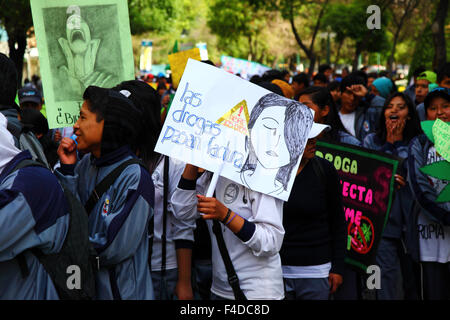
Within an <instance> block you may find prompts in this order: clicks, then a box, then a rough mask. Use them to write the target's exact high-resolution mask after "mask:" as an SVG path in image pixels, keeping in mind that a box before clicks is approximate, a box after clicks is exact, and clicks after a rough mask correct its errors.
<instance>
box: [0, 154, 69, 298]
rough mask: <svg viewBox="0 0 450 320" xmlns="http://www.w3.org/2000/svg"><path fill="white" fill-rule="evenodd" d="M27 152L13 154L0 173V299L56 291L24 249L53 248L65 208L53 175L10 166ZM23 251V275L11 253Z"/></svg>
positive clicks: (63, 229) (64, 223)
mask: <svg viewBox="0 0 450 320" xmlns="http://www.w3.org/2000/svg"><path fill="white" fill-rule="evenodd" d="M25 159H31V154H30V152H29V151H23V152H21V153H19V154H17V155H16V156H15V157H14V158H13V159H12V160H11V161H10V162H9V164H8V165H7V166H6V167H5V168H4V170H3V171H2V173H1V174H0V299H7V300H47V299H58V294H57V292H56V289H55V287H54V285H53V282H52V280H51V279H50V277H49V275H48V274H47V272H46V271H45V270H44V267H43V266H42V265H41V264H40V262H39V261H38V259H37V258H36V257H35V256H34V255H33V254H31V253H30V252H29V251H26V250H27V249H31V248H34V247H37V248H39V249H41V250H42V251H43V252H44V253H46V254H51V253H56V252H58V251H59V250H60V249H61V247H62V244H63V243H64V239H65V237H66V234H67V229H68V226H69V206H68V204H67V202H66V200H65V198H64V193H63V190H62V188H61V185H60V184H59V183H58V180H57V178H56V177H55V176H54V175H53V174H52V173H51V172H50V171H49V170H47V169H45V168H42V167H25V168H22V169H20V170H17V171H14V172H12V171H13V169H14V168H15V167H16V166H17V165H18V164H19V163H20V162H21V161H22V160H25ZM23 252H25V253H24V255H25V259H26V263H27V265H28V269H29V275H28V276H27V277H22V273H21V271H20V268H19V264H18V262H17V259H16V257H17V256H18V255H19V254H21V253H23Z"/></svg>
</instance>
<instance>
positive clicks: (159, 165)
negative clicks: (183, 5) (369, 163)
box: [0, 54, 450, 300]
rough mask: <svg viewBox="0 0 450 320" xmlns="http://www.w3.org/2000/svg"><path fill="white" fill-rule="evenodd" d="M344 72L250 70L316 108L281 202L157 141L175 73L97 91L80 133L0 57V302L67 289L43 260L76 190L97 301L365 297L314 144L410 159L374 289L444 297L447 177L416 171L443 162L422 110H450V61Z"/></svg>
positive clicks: (449, 277) (60, 238)
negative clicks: (170, 153) (402, 72)
mask: <svg viewBox="0 0 450 320" xmlns="http://www.w3.org/2000/svg"><path fill="white" fill-rule="evenodd" d="M203 62H204V63H208V64H211V65H214V63H213V62H211V61H209V60H208V61H203ZM344 71H345V74H344V72H343V73H342V74H336V73H335V72H334V71H333V68H332V67H331V66H329V65H321V66H320V67H319V70H318V73H317V74H315V75H314V77H313V78H312V79H310V78H309V77H308V75H307V74H306V73H299V74H295V75H292V74H291V73H290V72H287V71H278V70H270V71H267V72H265V73H264V74H263V75H260V76H259V75H255V76H253V77H252V78H251V79H250V80H249V81H250V82H252V83H254V84H255V85H258V86H261V87H263V88H265V89H267V90H269V91H271V92H273V93H274V94H276V95H279V96H282V97H284V98H287V99H292V100H295V101H299V102H300V103H302V104H304V105H306V106H307V107H309V108H311V109H313V110H314V122H315V124H319V126H316V129H315V130H312V131H311V133H310V134H309V136H308V142H307V144H306V147H305V149H304V152H303V155H302V158H301V162H300V165H299V167H298V170H297V172H296V176H295V180H294V184H293V186H292V190H291V193H290V196H289V199H288V200H287V201H282V200H280V199H277V198H274V197H272V196H270V195H267V194H263V193H260V192H256V191H253V190H251V189H249V188H247V187H245V186H243V185H239V184H236V183H234V182H233V181H231V180H228V179H226V178H224V177H219V180H218V182H217V186H216V188H215V192H214V195H213V196H212V197H206V196H205V193H206V190H207V189H208V186H209V185H210V183H211V178H212V173H211V172H208V171H205V170H204V169H202V168H198V167H196V166H194V165H192V164H189V163H184V162H181V161H179V160H176V159H172V158H169V157H167V156H163V155H160V154H158V153H156V152H155V151H154V148H155V145H156V142H157V139H158V137H159V134H160V131H161V129H162V126H163V124H164V120H165V116H166V114H167V112H168V110H169V108H170V99H171V97H173V94H174V93H175V92H176V88H174V87H173V86H172V84H171V81H170V78H169V79H167V78H165V77H164V76H162V77H159V78H158V79H157V86H156V90H155V89H154V88H153V87H152V86H150V85H149V83H146V81H153V80H149V79H148V78H142V79H136V80H131V81H124V82H121V83H118V84H117V85H116V86H115V87H112V88H100V87H96V86H89V87H88V88H87V89H86V90H85V92H84V94H83V104H82V106H81V109H80V115H79V118H78V120H77V121H76V123H75V124H74V126H73V128H57V129H49V126H48V122H47V119H46V117H45V114H44V113H43V112H42V105H43V102H44V100H43V97H42V90H41V89H40V88H38V87H37V86H36V85H34V84H33V83H31V82H27V83H26V84H25V85H24V86H23V87H22V88H20V90H17V89H18V83H17V70H16V69H15V66H14V63H13V62H12V61H11V60H10V59H9V58H8V57H7V56H5V55H3V54H0V299H27V300H28V299H36V300H46V299H62V298H63V296H62V295H61V290H60V288H59V287H58V285H57V284H56V282H55V279H54V278H53V276H52V274H51V272H50V271H49V270H48V269H47V267H45V265H44V264H43V263H41V262H42V260H41V259H42V255H44V256H45V255H55V254H58V252H60V250H63V249H62V248H65V242H67V241H68V240H67V239H66V238H68V237H69V236H68V235H69V234H72V233H73V232H75V231H73V229H74V227H73V223H74V222H72V219H73V217H74V213H73V212H72V210H73V207H72V206H71V205H70V204H69V201H68V200H67V195H66V193H69V192H70V193H71V194H72V195H74V196H75V198H76V199H77V201H79V202H80V203H81V204H82V205H83V206H84V208H85V210H86V213H87V215H88V226H87V229H88V230H87V231H88V234H89V242H90V243H91V245H92V247H93V250H94V255H95V256H96V258H97V261H96V266H97V267H96V268H95V273H94V274H95V294H94V296H93V297H91V298H93V299H100V300H112V299H114V300H120V299H123V300H126V299H137V300H153V299H155V300H174V299H179V300H192V299H196V300H210V299H211V300H234V299H236V300H243V299H249V300H250V299H251V300H253V299H258V300H259V299H270V300H282V299H288V300H294V299H296V300H299V299H300V300H329V299H332V300H359V299H367V297H370V295H365V294H364V292H366V291H367V288H366V282H365V277H364V275H362V274H361V273H360V272H358V271H357V270H355V269H354V268H353V267H352V266H351V265H348V264H347V263H346V262H345V257H346V252H347V250H346V245H347V244H346V243H347V230H346V218H345V214H344V210H343V203H342V190H341V189H342V186H341V185H340V183H339V177H338V173H337V171H336V169H335V167H334V166H333V165H332V164H331V163H330V162H328V161H326V160H324V159H322V158H319V157H317V156H316V155H315V151H316V142H317V141H328V142H332V143H333V142H336V143H338V142H341V143H347V144H351V145H355V146H359V147H362V148H366V149H370V150H377V151H379V152H383V153H386V154H392V155H395V156H397V157H399V158H402V159H404V161H402V162H401V167H400V168H399V170H398V172H397V174H396V175H395V197H394V201H393V204H392V209H391V211H390V215H389V219H388V221H387V223H386V226H385V228H384V230H383V234H382V239H381V241H380V244H379V247H378V251H377V256H376V263H377V265H378V266H379V267H380V270H381V288H379V289H377V290H375V293H374V295H372V296H373V297H374V298H375V299H378V300H401V299H411V300H432V299H444V300H448V299H450V226H449V225H450V202H437V201H436V198H437V196H438V194H439V193H440V192H441V191H442V190H443V189H444V188H445V187H446V186H447V184H448V181H445V180H440V179H437V178H435V177H431V176H428V175H426V174H425V173H423V172H422V171H421V170H420V168H421V167H423V166H424V165H427V164H431V163H434V162H437V161H441V160H444V158H443V157H442V156H441V155H440V154H439V153H438V152H437V151H436V148H435V147H434V141H431V140H430V139H429V138H427V136H426V135H425V134H424V132H423V131H422V128H421V121H424V120H432V121H434V120H436V119H440V120H442V121H444V122H447V123H448V122H449V121H450V64H449V63H447V64H445V65H444V66H443V67H442V68H441V69H439V70H437V72H436V73H435V72H433V71H432V70H426V69H425V68H422V67H419V68H417V69H416V70H415V71H414V75H413V80H412V82H411V84H410V85H409V86H408V87H407V88H406V90H404V91H402V92H399V91H398V90H397V87H396V85H395V83H394V81H392V79H391V78H390V77H389V74H387V73H384V74H378V73H369V74H367V73H366V72H365V71H364V70H356V71H353V72H349V71H348V69H346V70H344ZM276 95H274V96H276ZM16 96H17V98H18V102H19V103H18V105H17V104H16V102H15V99H16ZM294 106H295V105H294ZM284 107H285V108H286V109H287V108H291V107H292V106H284ZM251 129H252V126H251V123H249V130H251ZM447 176H448V175H447ZM111 177H113V178H111ZM105 181H106V182H105ZM63 187H64V188H63ZM100 190H101V191H100ZM230 194H231V195H232V196H230ZM230 197H231V198H232V199H230ZM36 249H38V250H39V252H40V254H36ZM64 250H65V249H64ZM24 266H25V268H24ZM24 269H25V271H26V272H25V271H24Z"/></svg>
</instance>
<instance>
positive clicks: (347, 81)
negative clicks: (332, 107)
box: [341, 73, 365, 92]
mask: <svg viewBox="0 0 450 320" xmlns="http://www.w3.org/2000/svg"><path fill="white" fill-rule="evenodd" d="M364 83H365V81H364V79H363V78H361V77H360V76H358V75H356V74H354V73H351V74H349V75H348V76H346V77H345V78H344V79H342V81H341V92H344V91H345V90H346V88H347V87H351V86H352V85H355V84H362V85H364Z"/></svg>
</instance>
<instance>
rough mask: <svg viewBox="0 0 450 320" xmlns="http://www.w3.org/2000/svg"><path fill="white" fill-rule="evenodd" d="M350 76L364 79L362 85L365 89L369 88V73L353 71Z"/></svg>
mask: <svg viewBox="0 0 450 320" xmlns="http://www.w3.org/2000/svg"><path fill="white" fill-rule="evenodd" d="M350 74H352V75H354V76H357V77H360V78H362V79H363V83H362V84H363V85H364V86H365V87H367V73H365V72H364V71H362V70H357V71H353V72H352V73H350Z"/></svg>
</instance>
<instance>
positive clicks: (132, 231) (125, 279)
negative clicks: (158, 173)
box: [56, 146, 154, 300]
mask: <svg viewBox="0 0 450 320" xmlns="http://www.w3.org/2000/svg"><path fill="white" fill-rule="evenodd" d="M132 157H136V156H135V155H134V154H133V153H132V152H131V150H130V148H129V147H127V146H124V147H121V148H119V149H117V150H115V151H113V152H111V153H109V154H106V155H104V156H101V157H100V158H99V159H96V158H94V157H93V156H91V155H90V154H87V155H85V156H84V157H83V158H82V159H81V160H80V161H79V162H78V163H77V164H76V165H62V166H61V168H59V169H58V170H56V175H57V176H58V178H59V179H60V180H61V181H62V182H64V184H65V185H67V187H68V188H70V189H71V190H72V191H73V192H74V194H76V195H78V196H79V199H80V200H81V202H82V203H83V204H85V203H86V201H87V200H88V198H89V197H90V195H91V193H92V191H93V189H94V187H95V186H96V185H97V184H98V183H99V182H100V181H101V180H102V179H103V178H104V177H105V176H106V175H108V174H109V173H110V172H111V171H112V170H113V169H115V168H116V167H117V166H119V165H120V164H121V163H122V162H124V161H126V160H129V159H131V158H132ZM153 208H154V187H153V182H152V178H151V176H150V174H149V173H148V171H147V170H146V169H144V168H142V167H141V166H140V165H137V164H132V165H129V166H128V167H127V168H126V169H125V170H124V171H123V172H122V174H121V175H120V176H119V178H117V179H116V181H115V182H114V183H113V184H112V185H111V186H110V187H109V189H108V190H107V191H106V192H105V193H104V194H103V195H102V196H101V198H100V199H99V201H98V202H97V204H96V205H95V207H94V208H93V209H92V211H91V212H90V216H89V236H90V240H91V242H92V244H93V245H94V248H95V249H96V250H97V253H98V254H99V257H100V270H99V272H98V274H97V279H96V280H97V281H96V285H97V298H98V299H124V300H125V299H132V300H134V299H137V300H147V299H153V298H154V295H153V285H152V279H151V276H150V270H149V265H148V249H149V241H148V230H147V227H148V223H149V220H150V218H151V217H152V215H153Z"/></svg>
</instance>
